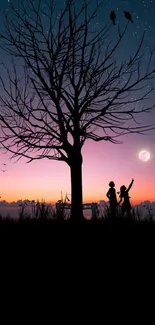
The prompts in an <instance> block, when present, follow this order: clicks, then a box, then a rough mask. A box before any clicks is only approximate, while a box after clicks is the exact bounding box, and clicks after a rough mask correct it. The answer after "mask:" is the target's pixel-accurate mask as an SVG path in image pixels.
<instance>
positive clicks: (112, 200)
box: [107, 181, 117, 217]
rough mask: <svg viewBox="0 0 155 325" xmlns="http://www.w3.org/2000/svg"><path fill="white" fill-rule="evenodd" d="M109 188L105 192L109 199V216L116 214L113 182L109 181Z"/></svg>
mask: <svg viewBox="0 0 155 325" xmlns="http://www.w3.org/2000/svg"><path fill="white" fill-rule="evenodd" d="M109 187H110V188H109V190H108V192H107V197H108V199H109V203H110V212H111V216H112V217H115V216H116V207H117V198H116V190H115V188H114V187H115V183H114V182H113V181H111V182H110V183H109Z"/></svg>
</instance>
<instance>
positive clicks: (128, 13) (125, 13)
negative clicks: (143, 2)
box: [124, 11, 133, 23]
mask: <svg viewBox="0 0 155 325" xmlns="http://www.w3.org/2000/svg"><path fill="white" fill-rule="evenodd" d="M124 15H125V18H126V19H128V20H129V21H131V23H133V20H132V17H131V14H130V12H129V11H124Z"/></svg>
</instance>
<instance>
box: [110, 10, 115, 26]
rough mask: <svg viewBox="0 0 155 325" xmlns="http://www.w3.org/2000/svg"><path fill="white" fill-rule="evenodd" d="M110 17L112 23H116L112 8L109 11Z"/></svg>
mask: <svg viewBox="0 0 155 325" xmlns="http://www.w3.org/2000/svg"><path fill="white" fill-rule="evenodd" d="M110 19H111V20H112V22H113V25H116V23H115V20H116V15H115V11H114V10H112V11H111V13H110Z"/></svg>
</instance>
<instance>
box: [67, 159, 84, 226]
mask: <svg viewBox="0 0 155 325" xmlns="http://www.w3.org/2000/svg"><path fill="white" fill-rule="evenodd" d="M70 171H71V220H72V221H82V220H85V218H84V216H83V209H82V204H83V199H82V155H81V153H78V154H77V153H76V154H73V155H72V159H71V160H70Z"/></svg>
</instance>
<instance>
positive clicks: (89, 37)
mask: <svg viewBox="0 0 155 325" xmlns="http://www.w3.org/2000/svg"><path fill="white" fill-rule="evenodd" d="M43 3H44V2H42V1H41V0H40V1H37V3H36V2H35V3H34V1H32V0H28V1H27V2H26V5H24V3H23V4H22V5H21V7H20V8H19V10H17V9H16V8H15V7H14V6H13V5H11V8H12V10H11V9H10V11H11V17H9V15H6V16H5V19H4V26H5V28H4V31H2V32H1V33H0V39H1V44H2V42H3V45H2V48H3V50H5V53H8V55H9V58H10V60H11V58H12V65H10V64H4V63H3V67H4V70H5V72H6V75H7V79H5V81H4V78H3V77H2V76H1V78H0V81H1V94H0V125H1V137H0V143H1V145H2V146H3V148H5V149H6V150H8V151H9V152H11V153H12V157H13V158H14V157H18V158H21V157H26V158H28V162H31V161H33V160H35V159H42V158H48V159H54V160H59V161H64V162H66V163H67V164H68V166H69V167H70V171H71V204H72V208H71V218H72V219H74V220H80V219H82V218H83V212H82V202H83V201H82V154H81V149H82V146H83V145H84V143H85V141H86V140H87V139H91V140H93V141H96V142H98V141H101V140H104V141H111V142H113V143H118V142H119V141H118V140H117V138H118V137H120V136H122V135H124V134H127V133H142V132H144V131H147V130H150V129H151V126H147V125H139V120H138V119H137V117H138V116H139V115H140V114H141V113H144V112H148V111H150V110H151V109H152V108H153V107H150V106H146V104H145V102H144V101H145V100H146V103H147V98H148V95H149V94H150V93H151V92H153V91H154V86H153V85H151V82H154V72H155V70H154V69H152V70H151V62H152V56H153V51H151V50H150V52H149V60H148V61H147V62H148V63H147V65H146V64H145V68H144V63H143V57H142V55H141V49H142V45H143V41H144V35H142V38H141V40H140V43H139V45H138V46H137V50H136V52H135V53H134V54H132V56H130V57H127V58H126V59H125V58H124V60H123V62H120V59H119V57H118V49H119V50H121V45H122V40H123V39H124V38H125V37H126V33H127V30H128V28H130V23H129V22H126V20H124V23H125V24H126V25H124V27H123V28H122V30H121V28H120V26H118V29H117V37H116V38H115V39H113V37H112V36H111V37H110V35H111V34H113V32H114V27H113V25H112V24H111V22H110V21H109V23H108V24H107V25H104V26H103V27H101V29H93V28H92V24H93V21H95V19H96V18H97V17H98V14H99V12H100V11H101V10H102V8H103V5H104V1H102V2H99V1H98V2H96V7H95V9H94V10H93V12H92V11H90V8H89V5H88V3H87V1H86V0H85V1H83V2H82V4H81V7H80V9H79V7H78V8H77V1H75V0H66V2H65V4H63V6H62V8H61V9H58V8H57V5H56V1H54V0H51V1H47V3H46V6H45V7H44V5H43ZM13 14H14V18H12V17H13ZM110 33H111V34H110ZM112 39H113V41H112V42H111V40H112ZM122 51H123V48H122ZM6 80H7V81H6ZM148 83H149V84H150V88H149V89H148V88H147V87H146V84H148ZM134 94H136V98H135V95H134ZM143 103H144V105H145V106H144V107H143V106H142V104H143ZM92 181H93V180H92Z"/></svg>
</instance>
